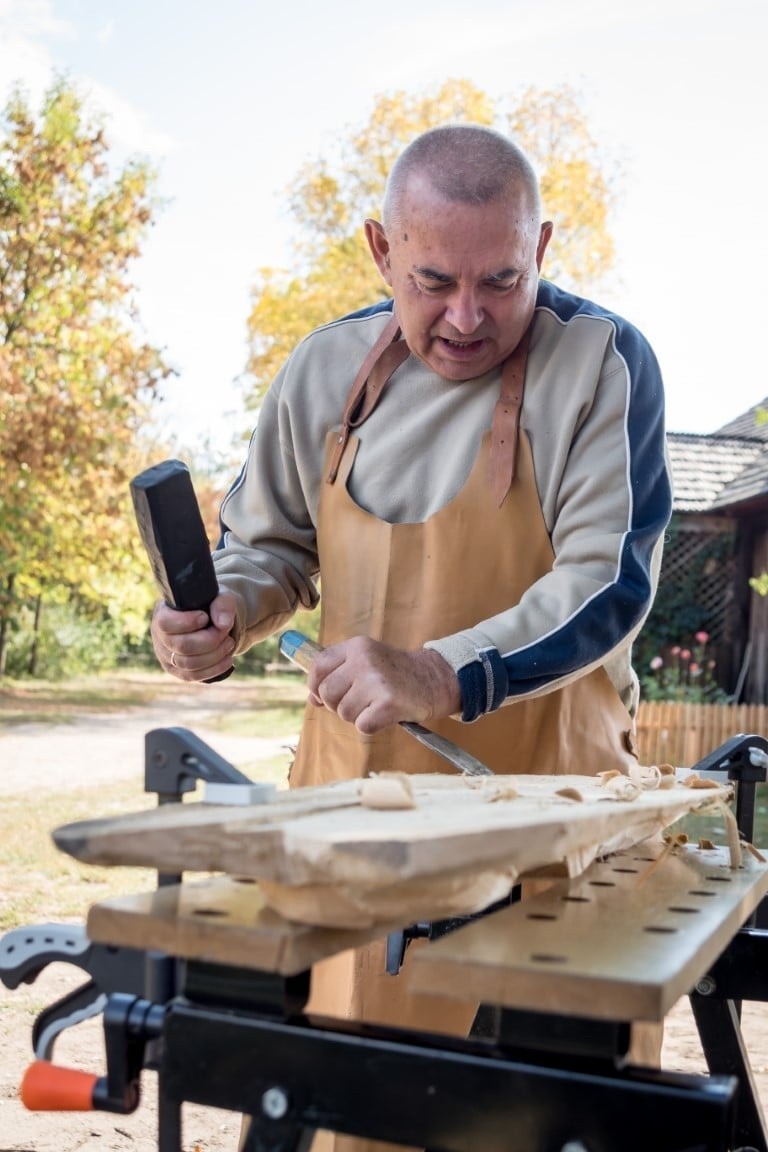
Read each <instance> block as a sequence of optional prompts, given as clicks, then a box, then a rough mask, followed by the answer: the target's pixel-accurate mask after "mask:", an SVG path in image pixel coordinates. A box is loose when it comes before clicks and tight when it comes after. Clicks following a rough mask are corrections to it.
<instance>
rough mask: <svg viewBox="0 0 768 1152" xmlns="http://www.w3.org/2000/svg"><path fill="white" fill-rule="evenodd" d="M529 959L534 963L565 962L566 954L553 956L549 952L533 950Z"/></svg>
mask: <svg viewBox="0 0 768 1152" xmlns="http://www.w3.org/2000/svg"><path fill="white" fill-rule="evenodd" d="M530 959H531V961H532V963H534V964H567V963H568V957H567V956H553V955H552V954H551V953H549V952H534V953H533V955H532V956H531V958H530Z"/></svg>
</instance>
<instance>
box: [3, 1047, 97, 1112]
mask: <svg viewBox="0 0 768 1152" xmlns="http://www.w3.org/2000/svg"><path fill="white" fill-rule="evenodd" d="M98 1079H99V1077H98V1076H96V1075H95V1074H94V1073H93V1072H80V1071H79V1070H78V1069H77V1068H62V1067H60V1066H59V1065H58V1064H52V1063H51V1062H50V1060H35V1062H34V1064H30V1066H29V1068H27V1070H26V1072H25V1073H24V1079H23V1080H22V1082H21V1101H22V1103H23V1105H24V1107H25V1108H28V1109H29V1110H30V1112H92V1111H93V1090H94V1088H95V1086H96V1081H97V1080H98Z"/></svg>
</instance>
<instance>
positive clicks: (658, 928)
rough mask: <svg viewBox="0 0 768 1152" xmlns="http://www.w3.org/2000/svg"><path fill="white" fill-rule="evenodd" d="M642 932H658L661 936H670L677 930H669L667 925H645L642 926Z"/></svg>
mask: <svg viewBox="0 0 768 1152" xmlns="http://www.w3.org/2000/svg"><path fill="white" fill-rule="evenodd" d="M643 932H658V933H659V934H661V935H671V934H672V933H673V932H677V928H671V927H670V926H669V925H668V924H645V925H643Z"/></svg>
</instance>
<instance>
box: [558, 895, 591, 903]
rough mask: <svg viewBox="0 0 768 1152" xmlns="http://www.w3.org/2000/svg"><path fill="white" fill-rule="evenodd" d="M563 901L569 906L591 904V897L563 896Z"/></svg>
mask: <svg viewBox="0 0 768 1152" xmlns="http://www.w3.org/2000/svg"><path fill="white" fill-rule="evenodd" d="M561 899H562V900H563V902H564V903H567V904H591V903H592V901H591V900H590V898H589V896H562V897H561Z"/></svg>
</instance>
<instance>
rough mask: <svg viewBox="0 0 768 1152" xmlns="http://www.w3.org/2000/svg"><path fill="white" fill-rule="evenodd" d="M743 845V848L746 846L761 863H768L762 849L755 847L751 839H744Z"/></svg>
mask: <svg viewBox="0 0 768 1152" xmlns="http://www.w3.org/2000/svg"><path fill="white" fill-rule="evenodd" d="M741 846H742V848H746V850H747V852H749V854H750V855H751V856H754V858H755V860H759V861H760V863H761V864H766V863H768V861H767V860H766V858H765V856H763V854H762V852H761V851H760V849H759V848H755V846H754V844H750V842H749V840H742V841H741Z"/></svg>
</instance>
